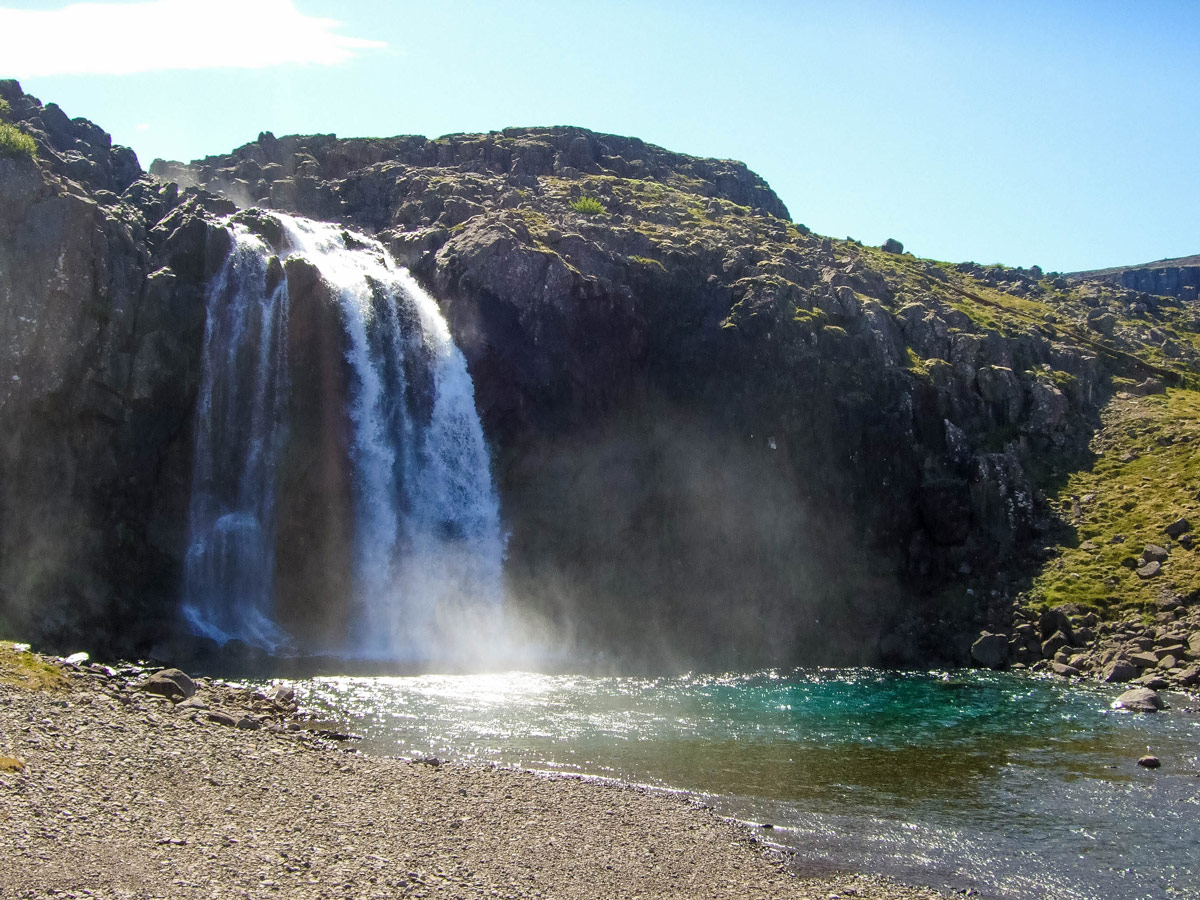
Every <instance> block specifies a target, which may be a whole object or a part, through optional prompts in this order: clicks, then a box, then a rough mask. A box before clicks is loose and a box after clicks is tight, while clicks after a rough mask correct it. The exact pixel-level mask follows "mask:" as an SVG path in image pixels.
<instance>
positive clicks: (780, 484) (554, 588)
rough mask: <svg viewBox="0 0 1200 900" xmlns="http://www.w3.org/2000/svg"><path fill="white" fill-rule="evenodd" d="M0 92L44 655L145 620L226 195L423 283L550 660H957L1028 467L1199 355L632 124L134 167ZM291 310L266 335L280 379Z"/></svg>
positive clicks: (23, 453) (1023, 506)
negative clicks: (878, 230) (921, 248)
mask: <svg viewBox="0 0 1200 900" xmlns="http://www.w3.org/2000/svg"><path fill="white" fill-rule="evenodd" d="M0 93H2V94H3V96H4V97H5V98H6V99H8V100H9V101H10V103H11V105H12V108H13V110H14V115H15V117H16V118H17V120H18V121H19V122H20V123H21V126H22V127H23V128H25V129H26V130H27V131H29V133H30V134H33V135H34V136H35V137H36V138H37V140H38V145H39V158H38V160H37V161H36V162H34V161H23V162H22V161H0V198H2V199H3V203H2V204H0V285H2V290H3V291H4V294H3V297H4V306H3V309H2V310H0V316H3V317H4V319H3V321H4V323H5V334H6V336H11V337H10V338H9V339H8V340H7V342H6V345H5V348H4V351H3V352H4V353H5V354H6V355H5V356H4V357H3V359H2V360H0V362H2V364H3V366H4V368H3V370H2V371H0V379H2V384H0V392H2V393H0V404H2V405H0V409H2V410H3V414H4V421H5V422H6V423H12V425H11V427H10V428H9V429H7V430H6V433H5V434H4V435H3V436H0V466H3V469H2V471H0V474H2V475H3V483H4V496H3V497H2V498H0V541H2V542H3V544H2V546H3V557H2V559H0V590H2V591H3V596H2V603H3V607H2V608H3V610H4V615H5V616H6V617H7V618H8V619H9V621H10V623H12V625H13V626H14V627H16V628H19V629H22V630H24V633H27V634H35V635H37V636H39V637H41V638H44V639H48V640H52V641H53V640H55V639H58V640H62V641H64V642H65V639H66V638H67V637H71V638H73V639H74V638H75V637H77V636H78V635H81V634H95V633H96V632H97V631H99V630H103V633H105V634H107V635H110V636H111V640H112V641H113V642H114V644H116V645H117V646H115V647H113V648H112V650H113V651H115V652H121V653H130V652H139V651H142V650H145V649H147V648H149V647H150V646H152V645H153V643H154V641H155V640H157V639H158V638H160V637H162V636H163V635H165V634H168V633H169V632H170V631H171V627H172V626H171V623H172V621H173V616H174V603H175V601H176V599H177V590H178V577H179V567H180V555H181V553H182V548H183V537H184V536H183V535H182V533H181V529H182V527H183V523H184V522H185V521H186V519H185V515H184V512H185V510H186V499H187V491H188V475H189V463H190V460H189V454H190V447H191V435H190V431H189V427H190V415H191V411H192V405H193V402H194V397H195V392H196V379H197V377H198V370H199V351H200V345H201V342H202V339H203V326H204V306H203V289H204V284H205V281H206V278H207V277H208V276H209V275H210V274H211V273H212V271H213V270H214V267H215V266H216V265H217V264H218V263H219V261H220V259H221V256H222V254H223V253H224V250H225V243H224V240H223V237H222V235H223V234H224V232H223V230H222V229H221V228H219V227H216V226H214V225H213V221H214V217H215V215H216V214H218V213H225V212H230V211H232V210H233V208H234V204H235V203H236V204H240V205H242V206H250V205H258V206H263V207H270V208H275V209H280V210H285V211H288V212H294V213H299V214H303V215H306V216H311V217H314V218H319V219H325V220H331V221H337V222H342V223H344V224H346V225H347V226H348V227H350V228H353V229H358V230H363V231H367V232H370V233H373V234H375V235H376V236H378V237H379V238H380V239H381V240H382V241H384V242H385V243H386V244H387V245H388V246H389V247H390V248H391V249H392V251H393V253H394V255H395V256H396V257H397V259H398V260H400V261H401V262H402V263H404V264H406V265H408V266H409V267H410V268H411V269H412V271H413V272H414V274H415V275H416V276H417V277H418V278H419V279H420V280H421V281H422V282H423V283H424V284H425V285H426V286H428V287H430V288H431V289H432V291H433V293H434V294H435V295H436V296H437V297H438V299H439V302H440V303H442V305H443V309H444V312H445V313H446V316H447V318H448V320H449V322H450V324H451V329H452V331H453V333H454V336H455V339H456V340H457V342H458V344H459V346H460V347H461V348H462V349H463V352H464V354H465V355H466V357H467V360H468V365H469V368H470V371H471V374H472V376H473V378H474V382H475V389H476V396H477V402H478V405H479V408H480V412H481V416H482V418H483V421H484V425H485V430H486V432H487V435H488V438H489V439H490V441H491V443H492V445H493V448H494V451H495V470H496V475H497V480H498V482H499V488H500V492H501V499H502V510H503V514H504V516H505V519H506V526H507V528H508V530H509V533H510V538H509V543H508V562H507V576H508V579H509V594H510V604H511V608H512V609H513V611H514V613H515V614H516V615H518V616H520V617H521V618H522V619H524V620H527V621H528V622H529V623H530V627H531V628H536V629H539V633H543V634H545V635H547V638H546V640H547V642H548V643H551V644H554V645H556V646H565V647H569V648H570V649H571V650H573V651H574V652H575V654H576V658H579V654H580V653H582V654H584V655H585V656H589V655H590V658H594V659H595V660H597V661H600V660H604V659H621V660H624V661H625V662H627V663H628V662H629V661H633V662H636V663H639V664H642V665H644V666H646V667H663V666H676V665H692V664H696V663H702V664H709V665H723V664H730V665H734V664H743V665H745V664H757V665H762V664H767V663H797V662H798V663H819V662H842V663H845V662H879V661H883V662H889V663H897V664H913V663H918V662H931V661H935V660H936V661H949V662H961V663H964V664H965V663H967V662H969V660H970V658H971V649H972V644H973V642H974V639H975V637H976V636H977V635H978V633H979V631H980V629H981V627H983V626H990V628H991V630H992V631H995V632H999V631H1001V629H1003V628H1006V627H1008V626H1009V625H1011V621H1004V617H1005V615H1006V610H1010V609H1011V604H1012V599H1013V596H1014V594H1015V592H1016V591H1017V590H1018V589H1019V588H1020V578H1021V574H1020V573H1021V567H1022V566H1023V565H1027V563H1028V560H1029V559H1030V549H1031V548H1033V547H1037V546H1039V542H1040V541H1041V539H1042V538H1043V537H1044V535H1045V534H1046V533H1047V532H1048V530H1050V529H1051V528H1052V527H1053V525H1054V522H1055V519H1056V517H1057V516H1058V511H1057V510H1054V509H1051V508H1049V507H1048V506H1047V505H1046V503H1045V502H1044V498H1043V497H1042V496H1041V494H1040V492H1039V483H1038V479H1037V475H1038V473H1039V472H1043V471H1044V470H1047V469H1049V470H1061V469H1064V468H1069V467H1070V466H1073V465H1076V464H1077V463H1078V462H1079V461H1081V460H1082V459H1084V458H1085V454H1086V448H1087V442H1088V438H1089V437H1090V435H1091V433H1092V430H1093V428H1094V427H1095V424H1096V421H1097V411H1098V409H1099V406H1100V404H1101V403H1103V402H1104V400H1105V399H1106V398H1107V396H1108V395H1109V392H1110V390H1111V388H1112V379H1113V378H1114V377H1117V378H1121V379H1124V381H1123V382H1122V384H1129V385H1132V384H1135V383H1136V384H1142V383H1147V384H1148V383H1149V382H1150V380H1151V379H1157V384H1158V385H1159V388H1160V389H1161V388H1162V386H1163V384H1169V383H1176V382H1177V381H1178V380H1179V379H1180V378H1181V377H1182V376H1181V374H1180V373H1181V372H1185V371H1189V367H1190V366H1192V365H1193V362H1194V361H1193V360H1192V358H1191V357H1190V356H1188V353H1189V352H1190V351H1188V349H1187V348H1186V347H1182V346H1178V347H1177V348H1176V349H1177V353H1176V355H1174V356H1172V355H1170V354H1168V353H1167V351H1166V350H1165V349H1163V348H1165V347H1167V346H1168V345H1171V346H1176V345H1180V344H1181V342H1180V341H1178V340H1175V339H1173V338H1171V336H1170V335H1169V334H1165V333H1159V334H1158V335H1157V336H1156V335H1154V334H1152V333H1150V332H1153V331H1154V329H1150V332H1147V330H1146V329H1145V328H1143V327H1142V326H1141V322H1142V320H1141V319H1138V320H1137V322H1135V323H1134V324H1132V325H1131V324H1129V323H1130V322H1131V321H1132V320H1131V318H1130V317H1131V316H1142V317H1144V318H1145V317H1149V318H1153V317H1154V316H1165V315H1175V312H1173V311H1172V310H1167V311H1166V312H1163V311H1162V310H1160V308H1159V307H1157V306H1156V307H1154V308H1153V309H1151V308H1150V307H1145V308H1144V309H1141V310H1134V309H1133V308H1132V305H1131V304H1126V303H1125V301H1126V299H1127V297H1126V294H1119V296H1118V294H1117V293H1114V294H1112V296H1111V297H1110V296H1109V294H1095V295H1094V296H1093V295H1092V294H1087V296H1084V293H1086V292H1084V293H1080V292H1078V291H1073V289H1072V288H1071V287H1070V286H1069V285H1068V284H1067V283H1066V282H1061V283H1059V282H1056V281H1055V280H1054V279H1047V278H1046V277H1045V276H1044V275H1043V273H1041V272H1040V271H1039V270H1036V269H1031V270H1012V269H1005V268H1003V267H987V268H985V267H979V266H975V265H974V264H964V265H962V266H957V267H955V266H948V265H944V264H937V263H932V262H928V261H924V260H918V259H915V258H913V257H911V256H910V255H907V254H903V253H901V252H900V251H901V249H902V248H901V247H900V245H899V243H898V242H895V246H889V247H887V248H886V252H885V250H881V249H878V248H871V247H865V246H862V245H860V244H858V243H856V242H853V241H832V240H830V239H827V238H821V237H819V236H817V235H813V234H812V233H811V232H809V230H808V229H807V228H805V227H804V226H802V225H797V224H795V223H793V222H792V221H790V220H789V218H788V211H787V209H786V208H785V207H784V205H783V204H782V203H781V202H780V201H779V199H778V198H777V197H776V196H775V195H774V194H773V193H772V192H771V190H770V188H769V187H768V186H767V185H766V183H765V182H763V181H762V179H761V178H759V177H758V176H756V175H754V174H753V173H751V172H749V171H748V170H747V169H746V168H745V166H743V165H742V164H740V163H735V162H729V161H722V160H705V159H697V158H695V157H689V156H685V155H682V154H676V153H671V152H669V151H666V150H663V149H661V148H657V147H653V146H651V145H647V144H644V143H643V142H641V141H638V140H635V139H630V138H621V137H615V136H611V135H600V134H595V133H592V132H588V131H585V130H583V129H576V128H531V129H506V130H505V131H503V132H494V133H490V134H486V135H450V136H447V137H444V138H439V139H437V140H429V139H426V138H421V137H399V138H391V139H378V140H377V139H371V140H365V139H364V140H339V139H337V138H335V137H334V136H332V135H317V136H309V137H297V136H293V137H282V138H275V137H274V136H272V135H270V134H262V135H260V136H259V138H258V139H257V140H256V141H254V142H252V143H250V144H247V145H246V146H244V147H241V148H239V149H238V150H236V151H234V152H233V153H232V154H229V155H227V156H220V157H211V158H208V159H205V160H200V161H197V162H195V163H191V164H181V163H166V162H156V164H155V165H154V167H153V168H152V172H153V173H154V174H155V175H156V176H159V177H157V178H152V177H147V176H142V175H141V174H140V172H139V171H138V170H137V167H136V161H132V160H131V158H130V155H129V154H128V151H126V150H123V149H121V148H113V147H111V146H110V144H109V142H108V139H107V136H104V135H103V133H102V132H99V130H98V129H96V128H95V126H91V125H90V123H85V122H82V120H74V121H72V120H66V119H65V117H62V116H61V114H60V113H58V112H56V110H57V108H56V107H52V106H46V107H43V106H41V105H40V104H39V103H37V102H36V101H35V100H33V99H32V98H29V97H26V96H25V95H23V94H21V93H20V91H19V88H18V87H17V86H16V85H15V83H13V82H6V83H4V84H3V86H2V87H0ZM64 123H65V124H64ZM164 179H167V180H164ZM215 195H221V197H223V198H224V199H218V198H217V196H215ZM304 275H305V273H304V272H302V271H288V272H287V273H286V276H287V278H288V279H289V283H292V282H296V285H297V287H300V286H301V285H300V282H301V281H303V278H304ZM1105 290H1108V289H1107V288H1105ZM298 293H301V294H302V293H303V292H302V291H299V290H298ZM1118 293H1119V292H1118ZM1135 296H1140V295H1135ZM1137 302H1140V301H1137ZM1104 304H1108V305H1107V306H1104ZM301 305H302V306H303V304H301ZM1102 306H1104V309H1103V310H1102V312H1101V314H1100V316H1092V312H1094V311H1095V310H1097V309H1100V308H1101V307H1102ZM312 307H313V308H312V309H311V310H310V311H309V312H307V313H305V312H303V310H301V313H302V314H299V315H297V316H296V317H295V320H294V321H293V322H291V323H290V327H291V329H292V332H293V333H292V334H290V336H289V340H290V341H291V342H292V344H293V345H294V346H295V347H297V348H305V349H304V353H305V354H307V355H306V356H305V357H304V359H300V358H299V357H298V358H297V359H295V360H293V364H294V365H296V366H300V367H303V369H304V370H305V371H306V372H308V373H309V374H311V371H312V370H315V368H318V367H319V362H320V359H321V358H322V354H323V353H326V350H327V348H326V350H323V349H322V348H323V344H322V342H321V334H322V331H323V329H324V328H326V327H327V325H323V324H322V322H321V321H320V304H319V303H316V304H312ZM1172 309H1174V308H1172ZM51 313H52V315H51ZM1103 315H1111V317H1112V320H1113V321H1112V322H1111V323H1108V322H1106V321H1101V318H1102V317H1103ZM1093 320H1094V321H1093ZM1171 321H1172V322H1174V321H1175V320H1174V319H1172V320H1171ZM1110 325H1111V326H1112V327H1109V326H1110ZM1150 346H1152V347H1153V353H1150V354H1148V353H1146V352H1144V351H1145V350H1146V348H1147V347H1150ZM14 376H15V377H14ZM333 393H334V394H336V393H337V391H336V390H334V391H333ZM296 412H297V428H299V429H300V430H301V431H303V432H304V433H305V434H306V435H309V436H310V437H311V441H307V442H306V443H307V444H309V445H310V446H312V448H313V455H312V457H311V458H309V457H304V458H300V457H297V458H295V459H292V460H288V461H286V463H285V466H284V473H283V477H284V478H285V479H291V481H292V482H294V486H295V488H296V489H295V490H288V491H285V494H286V495H287V497H288V500H287V502H293V503H297V504H300V505H301V506H304V505H305V504H307V507H305V508H306V509H309V510H310V512H311V509H315V508H326V507H328V508H330V509H333V510H334V514H335V515H340V516H345V515H346V511H345V510H344V509H342V508H341V507H337V504H336V503H334V500H336V499H337V498H339V497H344V494H345V490H344V486H343V487H339V486H338V484H337V483H336V479H334V480H333V481H325V482H322V481H321V480H320V479H317V478H315V476H314V474H313V473H315V472H319V471H321V466H322V458H321V451H320V449H319V447H320V440H321V437H322V435H323V434H324V435H326V436H328V435H327V432H328V428H329V427H330V426H329V423H330V422H331V421H333V420H335V419H336V418H337V415H338V414H337V411H336V410H332V409H329V408H326V407H325V406H322V405H321V404H320V403H316V404H315V405H303V406H302V408H298V409H297V410H296ZM1035 463H1036V465H1035ZM302 489H303V490H302ZM305 491H307V493H306V492H305ZM331 498H332V499H331ZM338 510H340V512H339V511H338ZM301 513H302V514H300V515H299V519H301V520H309V519H311V515H309V514H307V513H303V510H301ZM35 525H36V526H37V527H33V526H35ZM334 530H336V529H334ZM305 537H306V536H305V535H297V536H296V537H295V541H294V542H292V543H294V545H295V547H296V548H297V550H296V554H295V558H294V560H293V562H294V565H292V566H290V567H289V565H287V564H286V561H285V565H284V568H285V569H287V570H288V572H289V573H290V575H289V577H293V578H297V579H301V580H304V581H305V582H306V583H307V582H311V581H312V579H316V578H319V577H320V576H321V572H322V571H324V570H326V569H327V567H324V566H322V565H321V564H320V560H321V559H324V558H339V557H340V556H342V555H344V554H345V552H346V549H345V548H344V547H340V546H337V545H336V543H330V542H329V541H325V542H324V543H322V541H320V540H318V541H317V542H316V544H312V542H308V543H306V542H305ZM309 537H311V536H309ZM305 547H311V548H312V551H311V553H310V552H309V551H308V550H305V549H303V548H305ZM965 579H966V580H965ZM966 585H969V588H967V587H966ZM964 590H965V592H964ZM329 592H330V593H333V594H336V593H338V586H337V585H331V586H330V590H329ZM293 612H294V613H296V614H297V615H309V614H312V615H319V616H334V615H335V614H334V612H332V611H331V610H328V609H325V610H299V611H295V610H294V611H293ZM30 629H33V630H32V631H30ZM1045 637H1046V638H1048V637H1050V635H1046V636H1045ZM1039 638H1040V639H1044V638H1041V636H1039ZM992 643H993V644H995V643H997V642H996V641H992ZM89 644H90V645H91V646H93V647H95V646H96V642H95V640H89ZM987 649H988V650H989V653H988V654H983V655H984V658H985V659H987V660H988V664H993V662H994V663H995V664H1002V663H1003V660H1001V659H1000V658H999V655H998V654H995V653H991V652H990V651H992V650H998V649H999V648H998V647H991V646H990V645H989V647H988V648H987ZM1039 653H1040V650H1039ZM981 654H982V648H981V649H980V652H979V653H977V654H976V655H977V658H978V656H979V655H981Z"/></svg>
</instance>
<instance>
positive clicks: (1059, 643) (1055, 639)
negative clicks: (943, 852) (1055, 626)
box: [1042, 631, 1071, 659]
mask: <svg viewBox="0 0 1200 900" xmlns="http://www.w3.org/2000/svg"><path fill="white" fill-rule="evenodd" d="M1070 645H1071V639H1070V637H1069V636H1068V635H1067V634H1065V633H1064V632H1062V631H1056V632H1054V634H1052V635H1050V637H1048V638H1047V639H1046V640H1045V641H1043V642H1042V658H1043V659H1053V658H1054V655H1055V654H1056V653H1058V651H1059V650H1061V649H1062V648H1063V647H1069V646H1070Z"/></svg>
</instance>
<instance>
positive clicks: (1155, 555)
mask: <svg viewBox="0 0 1200 900" xmlns="http://www.w3.org/2000/svg"><path fill="white" fill-rule="evenodd" d="M1170 555H1171V554H1170V551H1169V550H1167V548H1166V547H1160V546H1159V545H1158V544H1147V545H1146V549H1145V550H1143V551H1142V559H1144V560H1145V561H1146V562H1160V563H1161V562H1166V561H1167V557H1168V556H1170Z"/></svg>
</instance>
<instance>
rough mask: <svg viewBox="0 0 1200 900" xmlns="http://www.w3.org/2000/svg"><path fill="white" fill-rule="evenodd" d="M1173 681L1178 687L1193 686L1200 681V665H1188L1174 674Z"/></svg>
mask: <svg viewBox="0 0 1200 900" xmlns="http://www.w3.org/2000/svg"><path fill="white" fill-rule="evenodd" d="M1175 682H1176V683H1177V684H1178V685H1179V686H1180V687H1194V686H1195V685H1196V684H1198V683H1200V666H1188V668H1186V669H1184V670H1183V671H1182V672H1180V673H1179V674H1178V675H1176V676H1175Z"/></svg>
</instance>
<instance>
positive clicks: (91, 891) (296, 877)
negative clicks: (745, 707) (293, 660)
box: [0, 671, 942, 900]
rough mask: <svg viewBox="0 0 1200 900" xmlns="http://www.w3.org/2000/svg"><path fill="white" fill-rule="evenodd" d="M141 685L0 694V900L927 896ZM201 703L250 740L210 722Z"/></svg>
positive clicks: (705, 824) (639, 802)
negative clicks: (378, 753)
mask: <svg viewBox="0 0 1200 900" xmlns="http://www.w3.org/2000/svg"><path fill="white" fill-rule="evenodd" d="M142 680H144V678H143V677H142V676H140V675H138V674H137V673H134V672H125V673H123V674H122V673H117V674H115V675H109V674H106V673H104V672H102V671H94V672H86V671H74V672H71V673H69V674H68V678H67V684H66V688H65V689H62V690H59V691H53V690H51V691H47V690H29V689H26V688H20V687H14V686H12V685H10V684H4V683H0V896H2V897H6V898H7V897H12V898H28V897H47V896H60V897H62V896H65V897H94V898H156V897H162V898H213V897H220V898H227V897H255V898H257V897H269V898H280V897H286V898H333V897H338V898H343V897H353V898H374V897H427V896H428V897H513V898H517V897H553V898H560V897H561V898H576V897H577V898H587V900H600V898H617V897H681V898H682V897H687V898H701V897H714V898H719V897H737V898H739V900H753V898H821V900H827V898H830V897H833V896H839V897H846V898H850V897H856V898H863V900H918V898H922V900H932V898H937V897H940V896H942V895H940V894H938V893H936V892H934V891H930V890H927V889H919V888H909V887H904V886H900V885H897V884H894V883H892V882H890V881H888V880H886V879H880V878H874V877H867V876H858V875H845V876H821V877H818V878H812V877H799V876H796V875H793V874H791V873H789V871H788V869H787V867H786V859H785V858H784V857H782V856H780V855H779V854H777V853H775V852H773V851H772V850H770V849H769V848H768V847H766V846H765V845H764V844H762V843H761V842H760V841H759V840H758V839H757V838H756V837H755V835H754V834H753V833H752V832H750V831H748V830H747V829H745V828H742V827H739V826H736V825H732V824H730V823H728V822H725V821H723V820H721V819H719V818H718V817H716V816H715V815H714V814H713V813H711V812H710V811H708V810H706V809H704V808H701V807H698V806H696V805H694V804H693V803H691V802H689V801H688V800H686V799H685V798H680V797H672V796H666V795H661V794H655V793H651V792H646V791H643V790H640V789H636V788H632V787H625V786H620V785H612V784H603V783H592V782H584V781H578V780H566V779H550V778H545V777H541V776H537V775H534V774H531V773H527V772H518V771H512V770H507V769H499V768H480V767H466V766H457V765H451V764H443V765H432V764H429V763H420V762H412V761H406V760H399V759H381V758H376V757H368V756H364V755H360V754H357V753H353V752H347V751H346V750H345V749H344V748H339V747H338V746H336V745H335V744H334V743H333V742H331V741H329V740H327V739H322V738H320V737H318V736H316V735H315V734H314V733H313V732H311V731H309V730H307V729H303V728H302V729H301V730H299V731H297V730H289V728H291V729H295V728H297V726H298V725H299V724H300V723H299V722H298V721H297V720H296V719H295V718H294V717H293V716H291V715H290V713H289V710H288V709H286V708H285V706H281V705H279V704H276V703H274V702H272V701H268V700H264V699H262V698H256V697H254V696H253V695H251V694H249V693H248V692H245V691H238V690H235V689H233V688H230V687H228V686H225V685H219V684H211V685H210V684H208V683H206V682H200V683H199V684H198V686H199V692H198V693H197V695H196V698H195V699H193V700H191V701H189V702H190V704H191V707H192V708H187V706H186V705H185V706H184V707H177V706H176V705H175V704H174V703H173V702H172V701H171V700H168V699H165V698H160V697H158V696H155V695H152V694H150V693H147V692H146V691H144V690H142V689H141V688H140V687H139V685H140V683H141V681H142ZM0 682H2V679H0ZM200 705H206V706H208V707H210V709H201V708H198V707H199V706H200ZM218 708H219V709H222V710H224V711H225V712H227V713H228V714H229V715H230V717H231V718H232V719H233V720H241V719H243V718H244V719H247V720H249V721H246V722H243V725H254V724H258V725H262V726H263V727H259V728H248V727H243V728H238V727H231V726H228V725H222V724H219V723H217V722H215V721H213V720H211V719H210V718H209V713H210V712H211V711H213V710H216V709H218ZM225 721H229V719H226V720H225ZM3 757H9V758H11V760H10V762H8V763H7V766H6V765H4V764H3Z"/></svg>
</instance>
